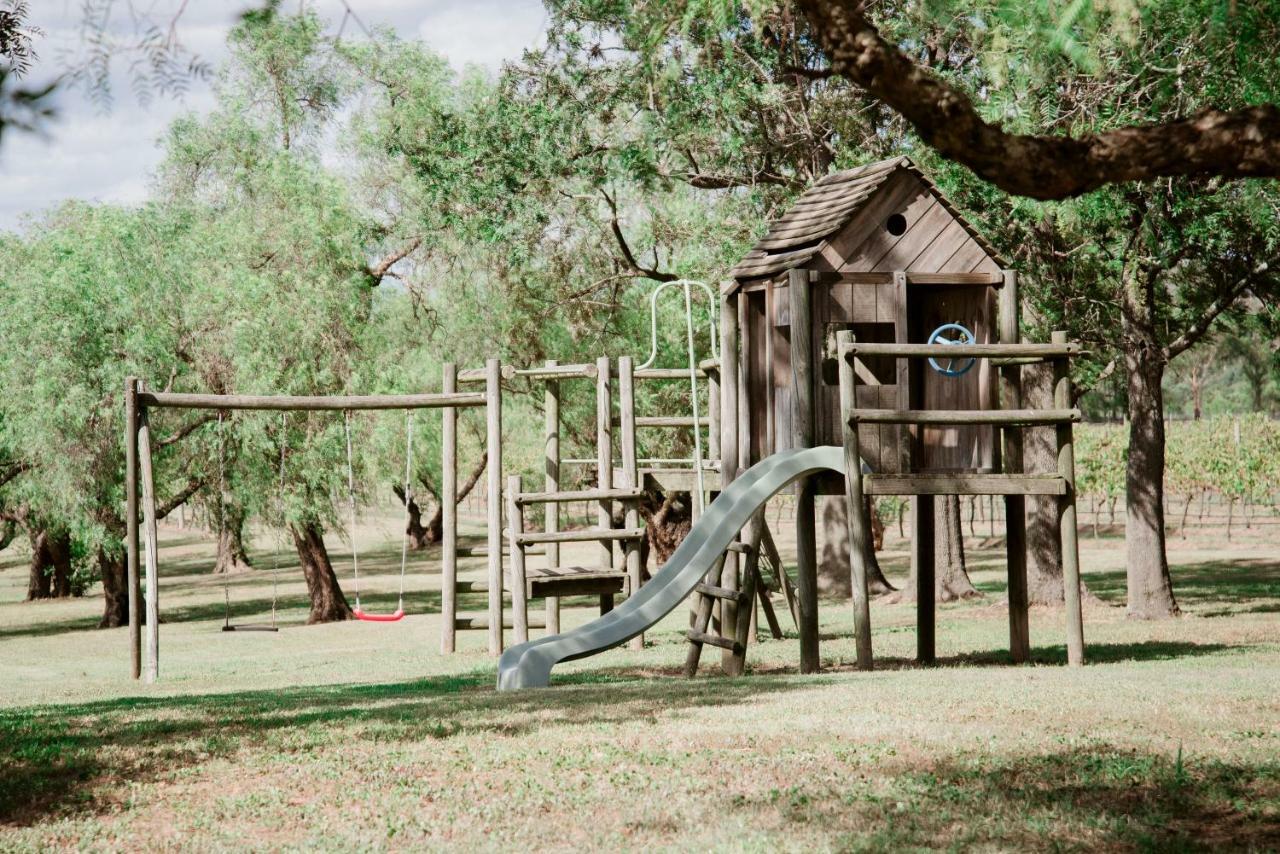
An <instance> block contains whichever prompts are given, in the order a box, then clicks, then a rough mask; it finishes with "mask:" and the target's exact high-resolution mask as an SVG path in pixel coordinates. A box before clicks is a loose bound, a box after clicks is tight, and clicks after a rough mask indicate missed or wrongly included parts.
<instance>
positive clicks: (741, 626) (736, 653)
mask: <svg viewBox="0 0 1280 854" xmlns="http://www.w3.org/2000/svg"><path fill="white" fill-rule="evenodd" d="M764 524H765V523H764V511H763V510H761V511H760V512H758V513H756V514H755V515H754V516H752V517H751V521H750V522H748V523H747V528H746V536H745V537H744V538H743V539H744V540H745V541H746V544H747V554H746V559H745V560H744V561H743V565H744V566H743V571H742V591H741V593H740V596H741V598H740V600H739V602H738V608H737V614H736V619H735V621H734V622H733V623H730V624H728V625H727V627H726V629H725V632H724V634H726V635H728V636H729V637H732V638H733V640H734V648H733V649H726V650H724V652H725V653H727V655H725V656H722V661H721V664H720V666H721V669H723V670H724V673H725V675H726V676H741V675H742V674H743V673H744V672H745V671H746V669H747V644H748V643H749V642H750V640H751V637H752V633H751V629H752V624H753V623H754V622H755V621H754V620H753V619H752V616H753V615H754V614H755V597H756V581H757V580H758V579H759V577H760V539H761V537H762V536H763V534H764ZM730 633H732V634H730Z"/></svg>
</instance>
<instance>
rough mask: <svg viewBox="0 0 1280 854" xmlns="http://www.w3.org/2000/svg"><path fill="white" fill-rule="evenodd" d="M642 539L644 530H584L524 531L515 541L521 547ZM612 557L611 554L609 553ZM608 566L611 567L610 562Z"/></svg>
mask: <svg viewBox="0 0 1280 854" xmlns="http://www.w3.org/2000/svg"><path fill="white" fill-rule="evenodd" d="M643 537H644V528H586V529H583V530H577V531H557V532H555V533H554V534H548V533H545V532H538V531H526V532H525V533H523V534H521V535H520V536H519V537H518V538H517V540H518V541H519V542H520V544H521V545H528V544H529V543H593V542H615V541H618V540H638V539H642V538H643ZM610 557H612V552H610ZM607 565H609V566H612V565H613V564H612V561H610V563H609V564H607Z"/></svg>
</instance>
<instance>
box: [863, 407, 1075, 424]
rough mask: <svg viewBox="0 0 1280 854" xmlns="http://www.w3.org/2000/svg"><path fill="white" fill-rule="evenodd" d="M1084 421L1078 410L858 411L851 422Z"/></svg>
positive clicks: (1061, 422)
mask: <svg viewBox="0 0 1280 854" xmlns="http://www.w3.org/2000/svg"><path fill="white" fill-rule="evenodd" d="M1083 418H1084V417H1083V415H1082V414H1081V412H1080V410H1079V409H996V410H990V411H987V410H981V409H965V410H954V411H948V410H933V409H907V410H901V409H859V410H857V412H855V413H854V416H853V419H852V420H853V421H855V422H858V423H862V424H942V425H949V424H994V425H997V426H1001V427H1015V426H1029V425H1036V424H1071V423H1076V422H1079V421H1082V420H1083Z"/></svg>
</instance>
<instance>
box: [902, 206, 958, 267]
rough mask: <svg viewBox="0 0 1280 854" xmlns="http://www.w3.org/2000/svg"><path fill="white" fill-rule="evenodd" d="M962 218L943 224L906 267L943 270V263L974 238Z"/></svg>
mask: <svg viewBox="0 0 1280 854" xmlns="http://www.w3.org/2000/svg"><path fill="white" fill-rule="evenodd" d="M972 239H973V238H971V237H970V236H969V232H968V231H966V230H965V227H964V225H963V224H961V222H960V220H958V219H952V220H951V221H950V222H948V223H946V224H945V225H943V227H942V228H941V229H939V230H938V232H937V233H936V234H935V235H934V237H933V239H932V240H930V241H929V242H928V243H927V244H926V245H925V246H923V247H922V248H921V250H920V252H919V254H917V255H916V257H914V258H912V259H911V261H910V262H909V263H907V264H906V265H905V268H906V269H908V270H911V271H914V272H920V273H937V272H940V271H941V270H943V269H944V268H943V264H944V263H945V262H946V261H947V259H948V258H950V257H951V256H952V255H953V254H955V251H956V250H957V249H959V248H960V247H961V245H963V244H964V242H965V241H967V240H972Z"/></svg>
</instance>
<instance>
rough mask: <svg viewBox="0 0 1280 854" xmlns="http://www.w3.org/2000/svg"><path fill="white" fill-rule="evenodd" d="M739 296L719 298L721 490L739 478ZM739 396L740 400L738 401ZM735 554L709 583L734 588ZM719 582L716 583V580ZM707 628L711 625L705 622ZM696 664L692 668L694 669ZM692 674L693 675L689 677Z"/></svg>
mask: <svg viewBox="0 0 1280 854" xmlns="http://www.w3.org/2000/svg"><path fill="white" fill-rule="evenodd" d="M738 302H739V297H738V296H736V295H735V296H722V297H721V298H720V390H721V397H722V401H721V406H720V415H721V419H720V489H721V490H724V489H725V487H727V486H728V485H729V484H731V483H733V481H734V479H735V478H737V476H738V454H739V444H738V436H739V434H740V432H741V430H742V425H741V423H740V421H739V413H740V412H741V409H740V408H739V407H740V404H741V403H742V402H745V395H744V394H743V393H742V384H741V378H740V376H739V362H738ZM740 396H741V399H740ZM737 578H738V555H737V553H736V552H732V551H731V552H726V553H725V554H724V556H723V558H722V559H721V561H720V568H719V572H718V573H717V575H716V576H715V578H711V579H709V580H708V581H707V583H708V584H717V585H720V586H724V585H726V584H731V585H733V587H731V588H730V589H734V590H736V589H737ZM717 579H718V580H717ZM707 602H708V605H707V607H712V608H714V604H715V603H711V602H710V600H707ZM690 607H691V608H692V612H691V613H690V615H689V616H690V618H691V620H692V621H693V623H697V620H698V614H697V611H698V607H699V599H698V598H697V597H694V599H693V601H692V603H691V605H690ZM707 625H710V623H708V624H707ZM696 667H697V665H696V662H695V664H694V668H695V669H696ZM690 675H692V674H690Z"/></svg>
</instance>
